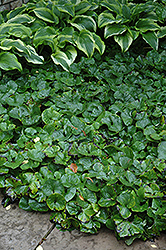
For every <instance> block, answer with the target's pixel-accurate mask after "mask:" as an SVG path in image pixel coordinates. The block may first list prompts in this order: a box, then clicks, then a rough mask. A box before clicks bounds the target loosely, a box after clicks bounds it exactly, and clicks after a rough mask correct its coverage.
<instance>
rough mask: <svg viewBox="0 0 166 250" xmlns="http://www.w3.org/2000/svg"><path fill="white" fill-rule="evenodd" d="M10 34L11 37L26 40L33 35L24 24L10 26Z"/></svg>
mask: <svg viewBox="0 0 166 250" xmlns="http://www.w3.org/2000/svg"><path fill="white" fill-rule="evenodd" d="M8 33H9V34H10V35H11V36H16V37H19V38H26V37H30V36H31V34H32V31H31V29H30V28H29V27H26V26H24V25H22V24H14V23H13V24H12V25H11V26H10V29H9V31H8Z"/></svg>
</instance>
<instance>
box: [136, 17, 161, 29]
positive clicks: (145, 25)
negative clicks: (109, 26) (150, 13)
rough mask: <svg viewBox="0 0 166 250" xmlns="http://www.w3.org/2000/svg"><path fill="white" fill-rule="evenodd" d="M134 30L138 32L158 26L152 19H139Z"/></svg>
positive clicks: (157, 27)
mask: <svg viewBox="0 0 166 250" xmlns="http://www.w3.org/2000/svg"><path fill="white" fill-rule="evenodd" d="M135 28H136V30H139V31H140V32H146V31H150V30H151V31H152V30H158V29H159V28H160V26H158V25H157V24H156V23H155V22H154V21H153V20H150V19H140V20H139V21H138V22H137V23H136V26H135Z"/></svg>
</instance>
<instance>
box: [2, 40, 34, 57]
mask: <svg viewBox="0 0 166 250" xmlns="http://www.w3.org/2000/svg"><path fill="white" fill-rule="evenodd" d="M0 48H1V49H2V50H10V49H12V48H16V49H17V50H18V51H19V52H24V53H26V54H29V51H28V49H27V48H26V44H25V43H24V42H22V41H21V40H20V39H17V40H13V39H3V40H2V42H1V43H0Z"/></svg>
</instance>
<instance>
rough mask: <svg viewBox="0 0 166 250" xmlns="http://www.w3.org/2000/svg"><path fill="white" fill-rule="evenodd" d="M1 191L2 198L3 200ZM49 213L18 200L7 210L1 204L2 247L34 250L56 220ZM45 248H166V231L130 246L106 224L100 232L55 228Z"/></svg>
mask: <svg viewBox="0 0 166 250" xmlns="http://www.w3.org/2000/svg"><path fill="white" fill-rule="evenodd" d="M2 198H3V197H2V195H0V202H1V201H2ZM49 217H50V214H49V213H37V212H26V211H23V210H21V209H19V207H18V206H17V205H16V204H12V205H11V207H10V209H9V210H7V209H6V208H3V206H2V205H0V250H35V249H36V246H38V244H39V242H40V241H41V240H42V238H43V237H44V236H45V235H46V234H47V232H48V231H49V229H50V228H51V227H52V226H53V224H52V223H51V222H50V221H49ZM38 249H41V250H42V249H43V250H64V249H65V250H125V249H126V250H153V249H154V250H155V249H161V250H166V233H165V234H162V236H161V237H160V238H159V239H158V240H156V241H155V242H148V241H147V242H142V241H139V240H137V241H135V242H134V243H133V245H132V246H130V247H128V246H126V245H125V243H124V242H123V241H117V239H116V238H115V236H114V233H113V232H111V231H110V230H108V229H106V228H104V229H101V230H100V232H99V233H98V234H97V235H91V236H88V235H86V234H83V233H79V232H78V231H77V230H74V231H72V232H68V231H65V232H61V231H59V230H57V229H56V228H54V229H53V230H52V232H51V233H50V234H49V235H48V237H47V238H46V241H43V243H42V244H41V247H40V248H38Z"/></svg>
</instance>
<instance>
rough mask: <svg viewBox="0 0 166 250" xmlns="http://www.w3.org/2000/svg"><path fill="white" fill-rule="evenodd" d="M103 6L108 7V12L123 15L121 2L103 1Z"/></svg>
mask: <svg viewBox="0 0 166 250" xmlns="http://www.w3.org/2000/svg"><path fill="white" fill-rule="evenodd" d="M100 4H101V5H102V6H104V7H106V8H107V9H108V10H110V11H113V12H115V13H117V14H119V15H120V14H121V11H122V7H121V4H120V3H119V1H109V0H108V1H102V2H101V3H100Z"/></svg>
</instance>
